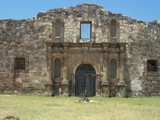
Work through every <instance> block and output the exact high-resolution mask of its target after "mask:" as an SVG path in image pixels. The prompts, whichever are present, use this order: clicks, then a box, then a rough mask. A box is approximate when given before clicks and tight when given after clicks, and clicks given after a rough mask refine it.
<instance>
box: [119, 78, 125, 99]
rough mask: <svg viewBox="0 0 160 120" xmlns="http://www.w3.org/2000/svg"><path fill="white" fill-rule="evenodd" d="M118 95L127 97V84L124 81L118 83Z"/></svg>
mask: <svg viewBox="0 0 160 120" xmlns="http://www.w3.org/2000/svg"><path fill="white" fill-rule="evenodd" d="M117 96H118V97H125V96H126V84H125V82H124V81H120V82H119V83H118V93H117Z"/></svg>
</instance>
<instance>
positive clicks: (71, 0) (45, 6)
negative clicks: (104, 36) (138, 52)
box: [0, 0, 160, 21]
mask: <svg viewBox="0 0 160 120" xmlns="http://www.w3.org/2000/svg"><path fill="white" fill-rule="evenodd" d="M79 3H96V4H98V5H102V6H103V7H104V8H105V9H106V10H107V11H111V12H113V13H122V14H123V15H126V16H129V17H131V18H134V19H137V20H143V21H153V20H160V0H0V19H28V18H33V17H35V16H36V15H37V13H38V12H40V11H47V10H50V9H54V8H60V7H69V6H76V5H77V4H79Z"/></svg>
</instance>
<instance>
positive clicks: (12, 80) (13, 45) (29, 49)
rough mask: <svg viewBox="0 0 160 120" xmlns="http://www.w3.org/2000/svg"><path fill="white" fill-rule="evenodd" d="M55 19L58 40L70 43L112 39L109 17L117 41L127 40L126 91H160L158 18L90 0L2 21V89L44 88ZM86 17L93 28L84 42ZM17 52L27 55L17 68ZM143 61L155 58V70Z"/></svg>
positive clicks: (135, 93)
mask: <svg viewBox="0 0 160 120" xmlns="http://www.w3.org/2000/svg"><path fill="white" fill-rule="evenodd" d="M56 19H60V20H61V21H62V22H63V23H64V33H63V36H64V37H63V38H62V39H63V40H62V42H73V43H78V42H91V43H102V42H110V33H109V32H110V20H111V19H116V21H117V22H118V28H117V42H120V43H127V44H126V47H127V49H126V58H125V72H124V79H125V82H126V84H127V91H128V93H129V94H130V95H159V94H160V88H159V85H160V67H159V66H160V52H159V50H160V42H159V40H160V24H159V23H158V21H157V22H156V21H155V22H149V23H148V22H143V21H137V20H134V19H131V18H129V17H126V16H123V15H121V14H113V13H111V12H108V11H106V10H104V8H103V7H102V6H98V5H94V4H81V5H77V6H76V7H69V8H60V9H54V10H49V11H47V12H45V13H43V12H40V13H38V15H37V17H36V18H35V19H33V20H1V21H0V51H1V52H0V90H1V92H3V93H4V92H7V93H8V92H31V91H32V92H39V93H43V92H45V89H46V88H45V84H46V82H47V81H49V80H50V74H49V70H50V66H49V65H48V61H47V60H48V58H47V56H46V54H47V53H46V49H47V48H46V42H54V31H55V30H54V29H55V28H54V27H53V26H54V21H55V20H56ZM88 21H89V22H91V24H92V28H91V29H92V30H91V39H90V40H89V41H86V40H82V39H80V23H81V22H88ZM16 57H24V58H25V60H26V63H25V64H26V69H25V70H17V69H15V58H16ZM73 57H74V58H73V59H71V60H73V61H74V62H75V64H76V62H77V61H76V60H75V59H76V58H78V57H77V56H76V55H74V56H73ZM91 57H92V56H91ZM93 57H94V56H93ZM86 59H87V58H86ZM89 59H90V58H89ZM95 59H96V58H95ZM84 60H85V59H84ZM147 60H157V61H158V70H157V72H156V73H148V72H147ZM98 63H99V61H98ZM99 66H101V67H102V65H99Z"/></svg>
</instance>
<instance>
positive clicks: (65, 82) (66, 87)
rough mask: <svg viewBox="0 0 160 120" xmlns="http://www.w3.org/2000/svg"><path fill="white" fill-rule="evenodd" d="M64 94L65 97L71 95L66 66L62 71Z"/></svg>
mask: <svg viewBox="0 0 160 120" xmlns="http://www.w3.org/2000/svg"><path fill="white" fill-rule="evenodd" d="M62 78H63V80H62V82H61V84H62V94H63V95H64V96H68V95H69V82H68V80H67V67H66V66H64V67H63V69H62Z"/></svg>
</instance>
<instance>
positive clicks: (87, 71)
mask: <svg viewBox="0 0 160 120" xmlns="http://www.w3.org/2000/svg"><path fill="white" fill-rule="evenodd" d="M95 85H96V71H95V69H94V67H93V66H92V65H90V64H80V65H79V66H78V67H77V69H76V71H75V96H86V97H90V96H95V94H96V89H95Z"/></svg>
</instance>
